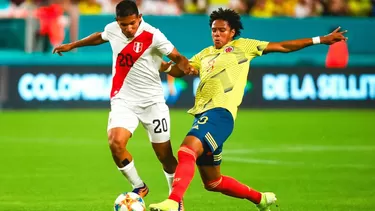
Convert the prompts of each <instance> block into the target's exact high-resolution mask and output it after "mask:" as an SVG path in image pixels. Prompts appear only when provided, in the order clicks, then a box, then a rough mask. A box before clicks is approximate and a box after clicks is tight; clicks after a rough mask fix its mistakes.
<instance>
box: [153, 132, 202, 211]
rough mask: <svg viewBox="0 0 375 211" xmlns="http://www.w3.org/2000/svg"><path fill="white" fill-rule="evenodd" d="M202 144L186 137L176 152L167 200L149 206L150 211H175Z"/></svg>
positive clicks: (193, 169) (193, 171) (191, 177)
mask: <svg viewBox="0 0 375 211" xmlns="http://www.w3.org/2000/svg"><path fill="white" fill-rule="evenodd" d="M202 152H203V146H202V143H201V142H200V141H199V139H197V138H196V137H194V136H187V137H186V138H185V140H184V142H183V144H182V146H181V147H180V149H179V150H178V154H177V155H178V165H177V169H176V173H175V178H174V181H173V185H172V186H173V189H172V192H171V194H170V195H169V198H168V199H167V200H165V201H163V202H161V203H157V204H150V210H151V211H177V210H178V208H179V202H181V200H182V198H183V196H184V194H185V192H186V190H187V188H188V187H189V185H190V182H191V180H192V179H193V177H194V173H195V162H196V160H197V156H199V155H200V154H202Z"/></svg>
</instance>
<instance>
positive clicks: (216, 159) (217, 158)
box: [214, 153, 222, 162]
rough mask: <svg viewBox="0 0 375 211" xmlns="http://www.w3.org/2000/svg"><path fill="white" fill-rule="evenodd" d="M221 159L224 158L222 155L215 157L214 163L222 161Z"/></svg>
mask: <svg viewBox="0 0 375 211" xmlns="http://www.w3.org/2000/svg"><path fill="white" fill-rule="evenodd" d="M221 158H222V155H221V153H220V154H218V155H214V161H216V162H218V161H220V160H221Z"/></svg>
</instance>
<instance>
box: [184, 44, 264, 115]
mask: <svg viewBox="0 0 375 211" xmlns="http://www.w3.org/2000/svg"><path fill="white" fill-rule="evenodd" d="M267 45H268V42H263V41H259V40H252V39H244V38H240V39H238V40H233V41H231V42H229V43H228V44H227V45H225V46H223V47H222V48H220V49H216V48H215V47H214V46H211V47H208V48H205V49H203V50H202V51H201V52H199V53H198V54H196V55H195V56H193V57H192V58H191V59H190V63H191V65H192V66H194V67H195V68H196V69H197V70H199V77H200V83H199V86H198V89H197V92H196V96H195V105H194V107H193V108H192V109H190V110H189V111H188V112H189V113H190V114H193V115H195V114H200V113H203V112H205V111H207V110H210V109H212V108H226V109H227V110H229V111H230V112H231V113H232V115H233V118H234V119H236V116H237V108H238V106H239V105H240V104H241V102H242V98H243V95H244V91H245V86H246V82H247V75H248V72H249V66H250V61H251V60H252V59H253V58H255V57H257V56H261V55H262V53H263V50H264V49H265V48H266V47H267Z"/></svg>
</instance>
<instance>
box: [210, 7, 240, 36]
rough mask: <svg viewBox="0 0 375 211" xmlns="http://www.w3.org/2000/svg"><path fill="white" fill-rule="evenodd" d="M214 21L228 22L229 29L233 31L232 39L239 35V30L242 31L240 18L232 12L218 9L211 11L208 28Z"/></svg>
mask: <svg viewBox="0 0 375 211" xmlns="http://www.w3.org/2000/svg"><path fill="white" fill-rule="evenodd" d="M215 20H224V21H226V22H228V24H229V27H230V28H231V29H234V30H235V34H234V36H233V38H235V37H237V36H239V35H241V29H243V27H242V22H241V17H240V15H239V14H238V13H237V12H235V11H234V10H231V9H223V8H219V9H218V10H215V11H213V12H212V13H211V15H210V27H211V26H212V23H213V22H214V21H215Z"/></svg>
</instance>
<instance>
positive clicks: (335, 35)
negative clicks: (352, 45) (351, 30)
mask: <svg viewBox="0 0 375 211" xmlns="http://www.w3.org/2000/svg"><path fill="white" fill-rule="evenodd" d="M340 29H341V27H338V28H337V29H335V30H334V31H333V32H331V33H330V34H328V35H326V36H324V37H322V38H321V43H322V44H326V45H332V44H334V43H337V42H340V41H347V40H348V38H347V37H345V36H344V34H345V33H346V32H348V30H345V31H340Z"/></svg>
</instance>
